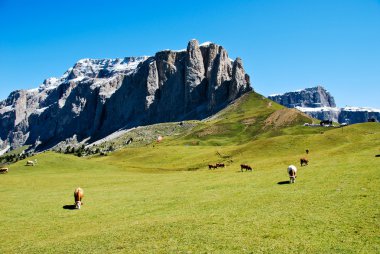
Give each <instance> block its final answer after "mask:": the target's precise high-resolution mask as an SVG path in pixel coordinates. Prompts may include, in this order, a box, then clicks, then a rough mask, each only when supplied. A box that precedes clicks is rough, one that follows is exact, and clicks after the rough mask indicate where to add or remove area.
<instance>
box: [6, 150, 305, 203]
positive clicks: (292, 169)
mask: <svg viewBox="0 0 380 254" xmlns="http://www.w3.org/2000/svg"><path fill="white" fill-rule="evenodd" d="M306 153H307V154H308V153H309V150H306ZM308 163H309V160H308V159H307V158H305V157H303V158H301V159H300V164H301V167H302V166H307V165H308ZM36 164H37V159H35V160H34V161H30V160H29V161H27V162H26V164H25V166H34V165H36ZM225 166H226V165H225V164H224V163H216V164H215V165H213V164H209V165H208V168H209V169H217V168H224V167H225ZM244 169H245V171H252V167H251V166H249V165H247V164H241V165H240V170H241V172H243V170H244ZM8 171H9V168H0V173H1V174H5V173H8ZM288 174H289V178H290V180H289V182H290V183H295V181H296V177H297V168H296V166H294V165H290V166H289V167H288ZM83 197H84V192H83V189H82V188H80V187H78V188H76V189H75V190H74V201H75V208H76V209H80V208H81V206H82V205H83V202H82V198H83Z"/></svg>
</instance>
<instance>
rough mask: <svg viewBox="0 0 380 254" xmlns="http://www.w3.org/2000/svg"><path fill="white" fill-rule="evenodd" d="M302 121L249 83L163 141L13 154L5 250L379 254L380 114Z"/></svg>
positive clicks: (0, 196)
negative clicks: (340, 122)
mask: <svg viewBox="0 0 380 254" xmlns="http://www.w3.org/2000/svg"><path fill="white" fill-rule="evenodd" d="M279 110H285V111H284V112H282V114H276V112H278V111H279ZM284 114H286V117H281V116H282V115H284ZM305 121H309V122H311V121H313V119H310V118H308V117H306V116H305V115H303V114H301V113H298V112H295V111H290V110H286V109H283V108H282V107H281V106H279V105H278V104H275V103H271V102H270V101H268V100H266V99H265V98H263V97H262V96H260V95H258V94H255V93H250V94H248V95H246V96H243V98H241V99H239V100H238V101H237V102H236V103H235V104H233V105H230V106H229V107H228V108H226V109H225V110H223V111H222V112H220V113H218V114H217V115H216V116H215V117H212V118H210V119H208V120H206V121H201V122H198V124H197V125H196V126H195V127H194V128H192V129H191V130H188V129H186V131H184V132H183V133H181V134H179V135H176V136H172V137H164V139H163V141H162V142H160V143H157V142H152V143H151V144H144V145H142V146H134V147H126V148H124V149H121V150H118V151H116V152H113V153H111V154H109V155H108V156H94V157H82V158H79V157H76V156H73V155H66V154H59V153H55V152H45V153H40V154H38V155H36V156H34V157H33V158H28V159H29V160H34V159H37V160H38V165H36V166H35V167H26V166H25V164H26V160H23V161H19V162H17V163H15V164H12V165H10V166H9V168H10V169H9V173H8V174H2V175H0V186H1V188H0V210H1V216H0V228H1V233H2V237H3V240H2V241H1V243H0V253H294V252H296V253H306V252H307V253H379V252H380V230H379V228H380V223H379V219H380V213H379V208H380V198H379V197H380V195H379V194H380V190H379V186H380V172H379V170H380V159H379V158H377V157H375V155H376V154H379V153H380V124H379V123H364V124H355V125H351V126H347V127H344V129H342V128H324V127H305V126H302V124H303V123H304V122H305ZM306 149H309V151H310V152H309V154H307V155H306V153H305V150H306ZM301 157H307V158H308V160H309V165H308V166H304V167H300V165H299V160H300V158H301ZM210 163H211V164H215V163H224V164H225V165H226V167H225V168H217V169H215V170H209V169H208V164H210ZM243 163H244V164H248V165H250V166H252V168H253V171H252V172H241V171H240V164H243ZM290 164H294V165H296V166H297V168H298V173H297V175H298V177H297V181H296V183H295V184H288V180H289V177H288V175H287V167H288V166H289V165H290ZM76 187H82V188H83V189H84V191H85V197H84V199H83V203H84V204H83V206H82V209H81V210H75V209H71V207H72V205H73V204H74V198H73V191H74V189H75V188H76Z"/></svg>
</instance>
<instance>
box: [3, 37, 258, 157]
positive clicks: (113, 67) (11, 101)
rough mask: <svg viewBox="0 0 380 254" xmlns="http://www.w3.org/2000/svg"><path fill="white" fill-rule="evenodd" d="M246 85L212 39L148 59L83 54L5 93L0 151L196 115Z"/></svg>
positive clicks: (206, 113) (238, 61)
mask: <svg viewBox="0 0 380 254" xmlns="http://www.w3.org/2000/svg"><path fill="white" fill-rule="evenodd" d="M250 90H251V87H250V81H249V76H248V75H247V74H246V73H245V71H244V68H243V65H242V61H241V59H240V58H237V59H236V60H235V61H233V60H231V59H230V58H228V54H227V51H226V50H225V49H224V48H223V47H222V46H219V45H217V44H214V43H204V44H201V45H199V44H198V41H196V40H192V41H190V42H189V44H188V46H187V49H186V50H180V51H173V50H164V51H160V52H157V53H156V54H155V55H154V56H152V57H126V58H122V59H102V60H95V59H82V60H80V61H78V62H77V63H76V64H75V65H74V66H73V68H70V69H69V70H68V71H66V72H65V73H64V75H63V76H62V77H61V78H50V79H47V80H45V81H44V82H43V84H42V85H40V86H39V88H36V89H31V90H20V91H15V92H12V93H11V94H10V95H9V97H8V98H7V99H6V100H4V101H1V102H0V150H1V149H4V148H6V147H9V146H10V147H11V148H16V147H20V146H22V145H32V146H35V147H37V149H38V150H43V149H46V148H49V147H52V146H54V145H56V144H57V143H58V142H60V141H64V140H66V139H69V138H72V137H74V136H75V137H76V139H77V140H78V141H83V140H89V141H95V140H97V139H100V138H102V137H104V136H106V135H109V134H111V133H113V132H114V131H116V130H119V129H122V128H125V129H128V128H132V127H135V126H139V125H147V124H153V123H159V122H169V121H180V120H186V119H203V118H206V117H208V116H210V115H212V114H214V113H216V112H217V111H219V110H220V109H222V108H223V107H225V106H226V105H227V104H228V103H229V102H231V101H233V100H235V99H236V98H238V97H240V96H241V95H242V94H244V93H246V92H248V91H250Z"/></svg>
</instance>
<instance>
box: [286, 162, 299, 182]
mask: <svg viewBox="0 0 380 254" xmlns="http://www.w3.org/2000/svg"><path fill="white" fill-rule="evenodd" d="M288 174H289V178H290V181H289V182H290V183H295V182H296V177H297V168H296V166H294V165H290V166H289V167H288Z"/></svg>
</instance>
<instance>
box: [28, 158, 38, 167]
mask: <svg viewBox="0 0 380 254" xmlns="http://www.w3.org/2000/svg"><path fill="white" fill-rule="evenodd" d="M36 164H37V159H35V160H34V161H27V162H26V166H34V165H36Z"/></svg>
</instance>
